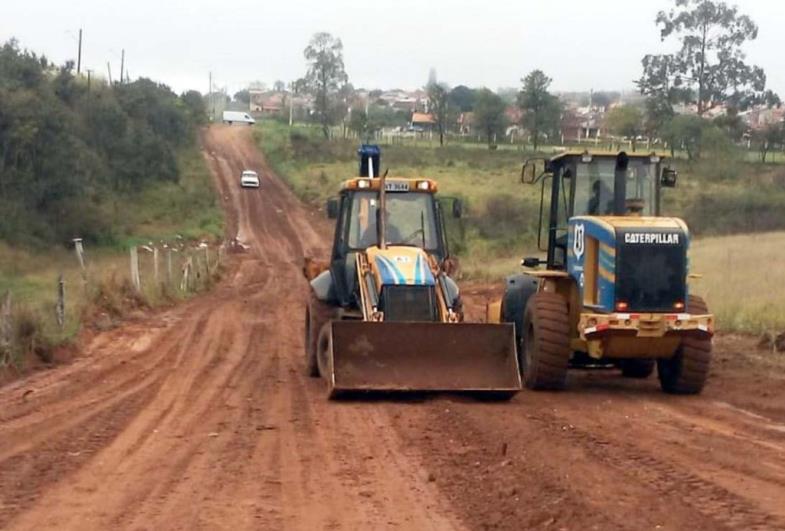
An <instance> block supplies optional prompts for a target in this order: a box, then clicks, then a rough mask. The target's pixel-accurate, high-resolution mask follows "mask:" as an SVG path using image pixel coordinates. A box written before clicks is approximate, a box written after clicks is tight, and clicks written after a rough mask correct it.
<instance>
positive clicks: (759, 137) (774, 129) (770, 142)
mask: <svg viewBox="0 0 785 531" xmlns="http://www.w3.org/2000/svg"><path fill="white" fill-rule="evenodd" d="M752 141H753V142H754V144H755V146H756V147H757V149H758V153H759V154H760V161H761V162H763V163H765V162H766V158H767V157H768V155H769V153H770V152H771V151H772V150H774V149H777V148H782V147H783V145H785V124H783V123H774V124H769V125H767V126H766V127H764V128H763V129H760V130H757V131H754V132H753V133H752Z"/></svg>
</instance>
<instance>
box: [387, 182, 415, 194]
mask: <svg viewBox="0 0 785 531" xmlns="http://www.w3.org/2000/svg"><path fill="white" fill-rule="evenodd" d="M384 189H385V191H387V192H408V191H409V183H407V182H401V181H387V182H385V183H384Z"/></svg>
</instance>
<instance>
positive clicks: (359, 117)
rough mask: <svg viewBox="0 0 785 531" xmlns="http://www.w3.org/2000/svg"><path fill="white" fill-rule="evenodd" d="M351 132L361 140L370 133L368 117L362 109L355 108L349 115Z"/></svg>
mask: <svg viewBox="0 0 785 531" xmlns="http://www.w3.org/2000/svg"><path fill="white" fill-rule="evenodd" d="M349 130H350V131H353V132H354V133H356V134H357V136H358V137H360V138H361V139H362V138H364V137H365V136H366V135H367V134H368V133H369V129H368V115H367V114H366V113H365V110H363V109H362V108H360V107H355V108H353V109H352V110H351V112H350V113H349Z"/></svg>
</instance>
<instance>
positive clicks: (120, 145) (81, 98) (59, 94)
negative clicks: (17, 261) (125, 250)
mask: <svg viewBox="0 0 785 531" xmlns="http://www.w3.org/2000/svg"><path fill="white" fill-rule="evenodd" d="M72 68H73V66H72V64H71V63H66V64H65V65H63V66H61V67H56V66H54V65H52V64H51V63H49V61H48V60H46V59H44V58H42V57H39V56H36V55H35V54H33V53H31V52H28V51H21V50H20V49H19V47H18V45H17V44H16V43H15V42H13V41H11V42H9V43H6V44H5V45H3V46H2V47H0V239H3V240H7V241H11V242H25V243H27V244H30V243H52V242H66V241H68V240H70V239H71V238H73V237H76V236H79V237H82V238H84V239H86V240H88V241H97V240H103V241H108V240H110V239H111V237H112V231H113V229H112V226H113V225H114V223H113V219H112V217H111V214H110V212H112V205H113V201H114V199H116V198H117V197H118V195H121V194H129V195H130V194H136V193H139V192H140V191H142V190H144V189H145V187H146V186H148V185H150V184H153V183H156V182H161V181H175V180H177V179H178V176H179V171H178V166H177V158H176V154H177V150H178V149H179V148H181V147H185V146H187V145H190V144H192V143H193V141H194V139H195V134H194V133H195V129H196V124H197V123H198V121H197V117H196V115H195V113H194V110H193V108H192V105H195V106H198V105H199V104H200V103H201V98H200V96H199V95H198V93H196V94H194V95H190V94H188V93H186V94H184V95H183V96H182V97H178V96H177V95H176V94H174V93H173V92H172V91H171V90H170V89H169V88H168V87H167V86H165V85H161V84H157V83H154V82H152V81H150V80H148V79H139V80H137V81H134V82H133V83H126V84H122V85H120V84H118V85H115V86H113V87H109V86H107V85H106V84H105V83H103V82H101V81H98V80H95V81H93V83H92V86H91V90H90V93H89V94H88V93H87V87H86V84H85V83H84V80H83V79H82V78H77V77H75V76H73V74H72Z"/></svg>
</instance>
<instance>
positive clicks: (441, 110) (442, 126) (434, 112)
mask: <svg viewBox="0 0 785 531" xmlns="http://www.w3.org/2000/svg"><path fill="white" fill-rule="evenodd" d="M428 110H430V112H431V116H433V120H434V121H435V122H436V128H437V129H438V130H439V145H440V146H443V145H444V132H445V130H446V128H447V124H448V123H449V121H450V117H451V112H450V110H451V108H450V103H449V91H448V90H447V87H446V86H445V85H443V84H439V83H433V84H431V85H428Z"/></svg>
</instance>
